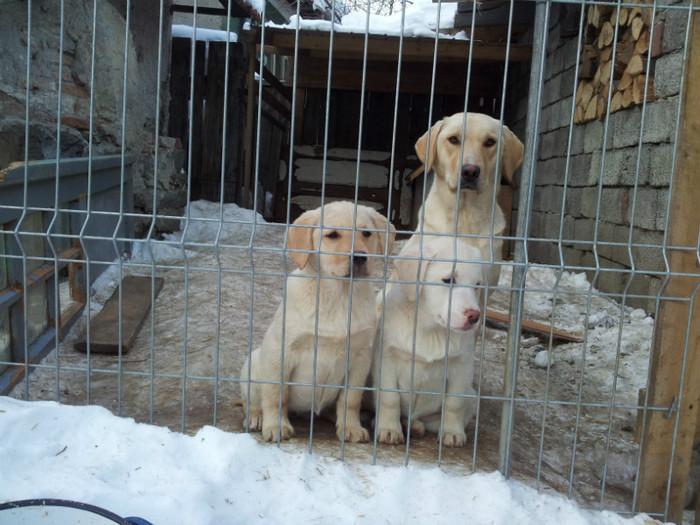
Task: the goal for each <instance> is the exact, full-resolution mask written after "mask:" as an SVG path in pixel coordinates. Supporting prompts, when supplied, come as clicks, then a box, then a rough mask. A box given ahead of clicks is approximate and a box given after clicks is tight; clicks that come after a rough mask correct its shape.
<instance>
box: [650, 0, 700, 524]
mask: <svg viewBox="0 0 700 525" xmlns="http://www.w3.org/2000/svg"><path fill="white" fill-rule="evenodd" d="M695 6H696V7H698V6H700V0H695ZM691 16H692V17H693V19H692V21H691V24H690V26H689V29H690V30H689V34H688V40H687V43H686V53H687V59H686V60H687V61H686V69H685V81H684V86H683V92H682V95H681V96H682V97H683V98H682V101H681V108H680V111H681V116H682V117H681V119H680V129H679V133H678V143H677V144H676V151H677V155H676V169H675V173H674V177H673V184H672V188H671V203H670V207H669V217H668V231H667V239H668V241H667V245H668V246H669V248H668V250H667V256H668V269H669V271H670V272H671V275H670V278H669V279H668V281H667V283H666V286H665V287H664V289H663V293H662V294H661V297H660V299H661V303H660V305H659V314H658V318H657V320H656V333H655V338H654V346H653V348H652V358H651V370H650V375H649V388H648V398H647V405H646V406H653V407H669V411H668V412H666V411H663V412H661V411H656V410H654V411H647V412H646V419H645V424H644V430H643V434H642V436H643V438H642V439H643V440H642V451H641V454H642V456H641V462H640V471H639V478H638V492H637V508H636V510H637V511H642V512H649V513H664V514H665V518H664V519H666V520H670V521H673V522H675V523H681V521H682V517H683V504H684V499H685V495H686V487H687V483H688V476H689V470H690V456H691V452H692V447H693V438H694V435H695V427H696V422H697V417H698V403H699V402H700V306H698V303H700V294H698V293H697V290H698V286H699V285H700V267H699V265H698V263H699V261H698V252H697V250H698V228H699V226H700V204H698V203H700V184H698V176H697V170H698V166H700V97H698V93H700V48H698V46H700V14H698V13H693V14H692V15H691ZM693 44H695V46H694V45H693ZM679 248H685V249H679ZM679 274H682V275H679ZM665 297H668V298H682V299H683V300H678V299H676V300H672V299H666V300H665V299H664V298H665ZM696 523H697V520H696Z"/></svg>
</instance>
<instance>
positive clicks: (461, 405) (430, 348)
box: [371, 237, 483, 447]
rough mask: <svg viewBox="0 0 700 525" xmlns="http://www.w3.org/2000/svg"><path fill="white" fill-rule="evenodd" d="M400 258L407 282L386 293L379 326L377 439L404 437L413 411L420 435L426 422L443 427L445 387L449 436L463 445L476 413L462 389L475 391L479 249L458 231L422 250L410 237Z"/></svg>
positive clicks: (374, 365) (375, 378)
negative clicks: (457, 236)
mask: <svg viewBox="0 0 700 525" xmlns="http://www.w3.org/2000/svg"><path fill="white" fill-rule="evenodd" d="M455 247H456V250H455ZM401 257H410V259H408V258H407V259H402V258H401ZM419 257H420V258H421V259H420V262H419ZM443 259H444V260H443ZM464 261H472V262H464ZM395 262H396V270H397V272H396V273H397V274H398V278H399V280H401V281H402V283H401V286H393V287H392V288H391V290H389V292H388V293H387V296H386V302H385V305H384V316H385V317H384V330H383V333H382V331H381V327H378V328H377V335H376V337H375V340H374V359H373V363H372V371H371V377H372V384H373V386H374V387H375V388H376V387H377V386H380V389H379V390H378V391H377V393H376V394H375V402H376V408H377V419H376V425H377V436H378V440H379V442H381V443H387V444H398V443H402V442H403V440H404V435H403V432H402V427H401V421H402V420H403V421H404V422H405V423H406V424H408V422H407V419H408V417H409V411H410V418H411V421H410V425H411V432H412V433H415V434H417V435H422V434H423V433H424V432H425V429H426V428H427V429H428V430H430V431H431V432H439V429H440V420H441V411H442V404H443V395H442V393H443V390H445V393H446V394H447V397H446V398H445V410H444V425H443V431H442V440H443V443H444V444H445V445H447V446H450V447H452V446H455V447H460V446H464V445H465V444H466V439H467V436H466V434H465V431H464V429H465V427H466V425H467V423H468V422H469V421H470V420H471V418H472V417H473V416H474V413H475V407H476V402H475V399H474V398H468V397H464V396H459V395H460V394H462V395H464V394H474V389H473V387H472V381H473V376H474V346H475V334H476V333H477V330H476V328H477V326H478V324H479V318H480V310H479V303H480V298H481V293H480V288H478V287H480V286H481V285H482V284H483V283H482V279H483V273H482V272H483V268H482V266H483V265H482V255H481V252H480V251H479V250H478V249H477V248H475V247H473V246H470V245H468V244H466V243H465V242H463V241H460V240H455V239H454V238H449V237H442V238H432V239H431V240H429V241H426V242H425V244H424V246H423V251H422V256H421V254H420V252H419V251H418V247H417V246H416V245H408V246H406V247H404V249H403V250H402V251H401V252H400V253H399V255H398V257H397V259H396V261H395ZM416 283H418V284H416ZM416 300H417V301H418V305H417V316H416V315H415V312H416V304H415V301H416ZM414 326H415V344H414ZM380 334H381V335H380ZM380 339H381V340H380ZM414 349H415V350H414ZM414 352H415V353H414ZM445 355H447V360H448V362H447V378H446V382H445V373H444V372H445ZM413 360H415V367H413V366H412V362H413ZM443 385H445V386H443ZM397 390H400V391H402V392H400V393H399V392H397ZM411 392H421V393H420V394H411ZM426 392H435V393H436V394H427V393H426ZM453 394H457V396H455V395H453Z"/></svg>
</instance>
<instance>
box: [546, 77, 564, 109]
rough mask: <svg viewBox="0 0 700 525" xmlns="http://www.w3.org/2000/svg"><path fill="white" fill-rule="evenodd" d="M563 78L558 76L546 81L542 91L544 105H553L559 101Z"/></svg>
mask: <svg viewBox="0 0 700 525" xmlns="http://www.w3.org/2000/svg"><path fill="white" fill-rule="evenodd" d="M561 80H562V76H561V75H560V74H557V75H555V76H553V77H552V78H550V79H549V80H547V81H545V83H544V87H543V91H542V103H543V104H545V105H549V104H553V103H554V102H556V101H557V100H559V97H560V93H561Z"/></svg>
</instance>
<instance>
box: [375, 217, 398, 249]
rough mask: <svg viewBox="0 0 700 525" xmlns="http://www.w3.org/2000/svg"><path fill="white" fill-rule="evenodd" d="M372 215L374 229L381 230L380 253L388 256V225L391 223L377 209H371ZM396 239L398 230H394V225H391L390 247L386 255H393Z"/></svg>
mask: <svg viewBox="0 0 700 525" xmlns="http://www.w3.org/2000/svg"><path fill="white" fill-rule="evenodd" d="M370 210H371V211H370V215H371V217H372V223H373V224H374V227H375V228H376V229H377V230H379V233H378V235H379V244H380V246H379V253H381V254H382V255H386V254H385V253H384V246H386V241H387V239H386V225H387V223H388V222H389V221H388V220H387V218H386V217H384V215H382V214H381V213H379V212H378V211H377V210H375V209H371V208H370ZM395 238H396V228H394V225H393V224H391V223H389V245H388V246H387V252H386V253H391V250H393V249H394V239H395Z"/></svg>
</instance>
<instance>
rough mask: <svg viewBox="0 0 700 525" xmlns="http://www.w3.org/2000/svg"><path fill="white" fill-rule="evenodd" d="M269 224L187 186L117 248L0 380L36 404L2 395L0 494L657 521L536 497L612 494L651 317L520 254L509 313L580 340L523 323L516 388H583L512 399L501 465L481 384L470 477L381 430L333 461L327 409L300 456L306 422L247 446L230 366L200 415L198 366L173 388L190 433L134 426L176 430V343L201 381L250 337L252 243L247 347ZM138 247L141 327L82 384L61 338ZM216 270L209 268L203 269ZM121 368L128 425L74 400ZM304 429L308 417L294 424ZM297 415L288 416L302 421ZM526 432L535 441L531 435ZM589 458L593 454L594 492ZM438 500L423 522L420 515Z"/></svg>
mask: <svg viewBox="0 0 700 525" xmlns="http://www.w3.org/2000/svg"><path fill="white" fill-rule="evenodd" d="M284 232H285V225H283V224H273V223H267V222H266V221H265V220H264V219H263V217H262V216H261V215H259V214H257V213H254V212H252V211H250V210H245V209H241V208H239V207H237V206H236V205H233V204H226V205H221V204H219V203H212V202H206V201H196V202H192V203H190V205H189V207H188V211H187V213H186V216H185V217H183V219H182V221H181V230H180V231H179V232H176V233H173V234H170V235H166V236H164V239H163V240H161V241H158V240H150V241H145V240H144V241H140V242H136V243H134V248H133V254H132V257H131V259H124V260H122V261H118V262H119V264H114V265H113V266H111V267H110V268H109V269H108V270H106V271H105V272H104V273H103V274H102V275H101V276H100V278H99V279H98V280H97V281H96V282H95V283H94V284H93V289H92V290H91V297H90V312H89V314H86V315H84V316H83V317H82V318H81V319H80V320H79V321H78V322H77V323H76V324H75V326H74V327H73V329H72V330H71V332H70V333H69V334H68V336H67V337H66V339H65V340H64V341H63V342H62V343H61V345H60V361H58V358H57V355H56V354H57V353H56V352H52V353H51V354H49V356H47V358H46V359H45V360H44V363H43V365H44V366H41V367H38V368H37V369H36V370H35V371H34V372H33V373H32V374H31V376H30V377H29V379H28V386H27V390H25V385H24V384H22V385H19V386H18V387H17V388H16V389H15V391H14V392H13V393H12V396H13V397H15V398H24V397H25V396H28V397H29V399H32V400H35V401H34V402H31V403H27V402H20V401H15V400H13V399H9V398H0V429H2V439H1V440H0V451H2V452H0V461H1V462H2V465H3V466H2V469H0V471H1V472H0V500H5V501H6V500H13V499H26V498H34V497H57V498H65V499H76V500H80V501H85V502H88V503H92V504H94V505H98V506H102V507H105V508H108V509H109V510H112V511H114V512H117V513H119V514H122V515H141V516H143V517H144V518H146V519H150V520H152V521H154V523H165V522H168V521H171V522H172V523H187V522H190V523H221V522H233V523H246V522H249V521H252V520H256V521H260V522H261V523H277V522H280V523H286V522H288V523H295V522H300V521H303V522H307V521H310V519H309V518H312V519H313V517H318V518H319V519H318V520H317V521H318V522H319V523H329V522H339V523H354V522H357V523H361V522H366V523H377V522H380V521H381V522H391V523H402V520H405V521H415V522H423V521H426V520H431V521H434V522H436V523H439V522H445V523H448V522H454V521H457V520H459V522H464V523H476V524H479V523H495V524H498V523H509V522H515V523H538V524H545V525H546V524H548V523H554V522H555V521H556V522H557V524H558V525H568V524H570V523H575V524H579V523H581V524H585V523H600V524H608V523H616V524H617V523H620V524H623V523H624V524H632V525H637V524H639V525H642V524H644V525H647V524H648V523H655V522H653V521H651V520H649V521H645V520H647V519H648V518H645V517H642V516H638V517H636V518H634V519H630V520H623V519H622V518H620V517H618V516H617V515H615V514H612V513H609V512H602V513H601V512H594V511H589V510H583V509H581V508H580V507H577V506H576V503H574V502H573V501H569V500H566V499H564V498H562V497H560V496H555V495H553V494H556V493H555V492H554V491H553V490H552V489H555V490H558V491H559V494H566V493H567V490H568V488H569V487H570V486H571V485H570V483H571V482H572V481H573V489H572V492H573V493H572V496H573V497H574V498H575V499H576V500H577V501H579V503H580V504H582V505H586V504H588V505H590V507H589V508H593V509H595V508H598V505H599V504H600V503H599V502H600V501H604V508H608V509H612V508H614V509H617V510H624V509H629V506H626V505H629V503H628V501H629V498H628V495H629V494H630V493H631V489H632V487H633V484H634V476H635V470H636V464H637V457H638V445H636V444H635V443H634V441H633V435H634V433H633V430H634V426H635V424H636V410H635V409H633V408H628V407H632V406H633V405H635V404H636V402H637V393H638V391H639V388H642V387H644V386H645V384H646V375H647V368H648V360H649V347H650V341H651V338H652V333H653V326H654V325H653V319H652V318H651V317H649V316H648V315H647V314H646V312H644V310H640V309H637V310H634V309H632V308H629V307H624V306H622V305H620V304H618V303H616V302H615V301H612V300H611V299H610V298H609V297H607V296H605V294H600V292H598V291H597V290H595V289H594V288H592V287H591V284H590V283H589V281H588V280H587V278H586V275H585V274H584V273H570V272H559V271H558V269H556V268H546V267H538V266H536V265H533V266H532V267H531V268H529V270H528V273H527V281H526V290H525V296H524V300H523V311H524V316H526V317H527V318H530V319H533V320H540V321H545V322H547V321H548V320H549V319H550V318H553V319H554V322H555V326H557V327H560V328H563V329H568V330H576V331H582V332H585V334H586V344H585V348H584V347H583V346H582V344H581V343H562V342H555V344H550V343H549V342H548V340H547V339H542V338H539V337H533V336H532V335H529V334H523V336H522V337H521V340H520V353H521V357H522V359H521V366H520V370H519V379H518V396H519V397H522V398H525V399H533V400H536V399H544V397H545V393H546V392H549V395H551V399H552V400H576V399H577V398H578V396H579V395H580V396H581V400H582V401H583V402H584V403H588V404H589V405H586V406H582V407H581V413H580V414H579V415H577V414H575V411H576V407H575V406H570V405H568V404H562V403H552V404H551V405H548V406H547V407H546V416H547V418H546V429H545V426H544V424H543V423H542V421H543V419H542V408H541V405H539V404H537V403H522V404H519V405H518V408H517V411H518V412H517V417H518V424H517V425H516V426H515V428H514V437H513V442H512V446H513V468H512V470H511V472H512V475H513V478H512V479H511V480H509V481H506V480H504V479H503V478H502V477H501V476H500V475H498V474H495V473H489V472H490V471H492V470H493V469H494V468H495V466H494V465H495V464H497V462H496V463H494V461H493V458H492V457H491V456H490V455H489V454H491V452H490V451H491V450H497V448H498V442H497V441H498V423H497V418H498V414H499V413H500V412H499V411H500V405H499V404H498V403H497V402H496V401H490V400H488V399H484V400H483V401H482V409H481V416H480V417H481V419H480V422H479V425H480V426H479V447H480V448H479V452H478V453H477V452H474V456H475V457H476V460H477V464H476V465H477V473H476V474H471V457H470V454H471V453H472V451H471V450H465V451H445V450H443V461H442V466H441V468H437V467H436V461H435V456H434V454H435V446H434V442H433V441H432V440H430V439H428V438H426V439H423V440H421V439H416V440H415V441H412V443H411V463H410V465H409V467H408V468H406V467H398V465H403V464H404V457H403V452H402V451H401V450H398V449H394V448H391V447H389V448H386V447H381V448H379V449H378V452H377V463H378V465H376V466H373V465H372V462H373V461H372V449H373V446H372V445H371V444H369V445H364V444H361V445H357V446H354V447H351V448H350V449H349V452H348V451H346V452H347V453H348V456H346V458H345V459H346V460H345V462H344V463H343V462H338V461H337V458H338V455H337V449H338V446H339V444H338V442H337V441H335V440H334V437H335V436H334V431H333V429H332V423H331V424H330V426H331V431H330V435H331V436H332V438H331V440H329V439H327V438H324V434H323V423H322V422H318V423H317V424H316V427H315V430H314V447H315V448H314V452H315V453H314V454H313V455H309V454H308V449H309V447H308V440H305V439H304V438H299V439H298V440H297V441H294V440H293V441H290V442H289V443H286V444H285V445H284V446H283V450H280V449H278V448H277V447H275V446H271V445H262V444H258V443H257V440H256V436H250V435H247V434H243V433H242V431H243V427H242V423H241V422H242V411H241V410H240V409H234V408H233V407H232V404H231V401H232V400H235V399H236V398H237V397H236V396H237V395H238V394H237V388H235V389H234V388H233V387H234V386H236V385H235V384H234V383H230V382H227V383H222V384H221V387H220V390H219V393H218V396H219V397H218V399H219V403H218V405H217V406H218V407H219V410H220V411H219V416H218V418H219V419H217V427H219V428H218V429H215V428H213V427H208V426H207V425H210V424H212V423H211V422H212V414H211V411H212V409H213V404H214V403H213V402H212V400H213V399H214V398H213V393H212V392H211V391H210V389H211V388H213V386H212V385H213V382H207V381H198V382H196V384H195V383H194V382H192V383H191V384H190V386H188V390H187V393H188V397H187V423H186V429H185V430H186V431H187V432H188V435H185V434H180V433H177V432H171V431H170V430H168V429H167V428H166V427H165V426H163V427H158V426H151V425H146V424H144V423H142V422H144V421H149V413H148V408H149V403H150V402H153V403H154V405H155V415H154V416H151V417H153V419H152V420H150V421H151V422H155V423H159V424H161V425H169V426H170V428H171V429H180V423H181V422H182V425H185V419H184V415H182V414H181V409H182V408H183V407H182V403H181V399H180V395H181V390H182V386H181V383H180V382H179V381H178V380H177V378H178V377H180V374H181V373H182V368H181V363H182V353H183V347H186V348H187V360H188V373H189V375H190V376H201V377H212V378H213V376H214V369H213V362H214V360H217V362H218V369H217V372H216V373H217V374H219V377H220V378H221V379H227V380H230V379H231V378H233V377H237V376H236V374H237V371H238V370H239V368H240V366H241V363H242V360H243V359H244V358H245V356H246V355H247V352H248V351H249V350H248V348H249V340H248V337H249V333H250V326H249V316H248V315H249V314H248V311H249V308H250V297H251V295H250V294H251V291H250V286H251V278H250V274H249V273H248V270H249V269H250V268H251V266H250V265H251V264H252V262H253V261H251V257H254V264H255V266H254V270H255V272H256V275H255V297H256V300H255V302H254V311H253V313H252V318H254V320H255V322H254V323H253V327H252V328H253V331H252V333H250V344H252V345H257V344H259V342H260V340H261V339H262V335H263V333H264V330H265V329H266V327H267V325H268V324H269V319H271V317H272V315H273V314H274V310H275V308H276V305H277V303H278V302H279V300H281V291H282V286H281V282H282V276H281V271H282V268H283V267H284V262H283V261H284V256H283V254H281V253H279V248H281V246H282V245H283V242H284ZM217 243H218V244H217ZM398 244H399V243H397V246H396V247H395V253H396V251H398ZM249 246H252V247H253V248H254V250H253V251H252V252H251V251H250V250H249V249H248V247H249ZM215 248H216V249H215ZM275 250H276V251H275ZM219 252H220V253H219ZM183 260H184V261H187V262H188V263H189V264H190V268H191V270H190V272H189V274H188V275H189V277H188V279H189V281H188V282H189V284H188V288H187V287H185V286H184V283H183V272H182V270H181V268H182V264H183ZM154 262H155V264H156V265H158V267H157V274H158V275H160V276H163V277H164V278H165V285H164V288H163V291H162V292H161V295H160V296H159V298H158V300H157V302H156V305H155V311H154V319H155V321H154V325H155V332H154V333H151V330H150V328H148V326H149V325H150V321H147V322H146V323H145V325H144V327H145V328H144V329H143V330H142V333H141V334H140V335H139V337H138V338H137V341H136V342H135V346H134V348H132V350H130V352H129V354H128V356H126V357H125V359H124V361H123V363H122V364H121V365H120V364H119V362H118V361H117V360H116V359H115V358H113V357H112V356H100V355H94V354H93V355H92V357H91V359H92V364H91V365H90V366H91V367H92V370H93V372H92V386H91V387H89V388H90V389H91V390H90V393H91V396H92V397H91V398H90V400H89V401H88V400H86V397H85V392H86V387H85V374H84V373H83V372H81V371H85V370H86V369H87V366H88V365H87V363H86V362H85V359H86V356H85V355H84V354H80V353H78V352H75V351H74V350H73V349H72V346H71V345H72V343H74V342H75V341H76V340H77V339H78V338H80V337H84V334H85V325H86V320H87V317H88V316H89V315H94V313H96V311H98V310H99V309H100V308H101V307H102V305H103V304H104V302H105V301H106V300H107V298H108V297H109V296H110V295H111V294H112V292H113V291H114V289H115V287H116V286H117V283H118V282H119V280H120V279H121V277H122V276H124V275H129V274H140V275H150V274H151V272H152V271H153V269H154V267H153V263H154ZM194 268H198V269H199V271H195V270H194ZM217 268H219V269H223V270H224V271H225V273H223V275H221V276H219V274H218V272H217V271H211V270H216V269H217ZM272 272H277V274H279V275H273V273H272ZM266 273H267V275H266ZM511 275H512V267H511V266H510V265H508V264H506V265H504V266H503V268H502V271H501V280H500V283H499V284H500V287H501V289H499V290H498V291H496V292H495V293H494V294H493V296H492V298H491V299H490V303H489V304H490V305H492V306H493V307H495V308H496V309H500V310H503V311H505V310H507V309H508V304H509V297H510V292H509V286H510V283H511V279H512V277H511ZM219 279H221V280H222V281H223V284H219V283H218V280H219ZM217 286H221V288H220V291H221V298H220V300H219V299H217ZM186 291H187V293H188V294H189V295H188V296H186V295H185V292H186ZM186 298H187V300H186ZM185 304H187V309H186V310H185V309H184V308H185ZM219 305H220V306H221V309H222V312H221V315H222V327H223V329H222V331H221V332H220V333H218V334H219V335H220V337H221V341H220V345H221V348H222V353H221V356H220V357H218V356H217V357H214V355H213V349H214V348H218V347H217V345H218V344H219V343H217V341H216V340H215V338H216V337H217V332H216V328H215V327H214V326H212V320H214V319H216V316H217V311H216V308H217V306H219ZM185 317H186V319H187V321H186V324H187V327H188V331H187V335H188V340H187V342H186V345H184V341H183V337H184V335H183V331H182V325H183V319H184V318H185ZM484 334H485V341H484V344H483V348H482V347H481V346H479V347H478V349H477V350H478V352H479V353H480V355H479V356H478V359H479V362H480V363H482V364H483V377H481V378H480V379H479V381H480V384H481V385H482V386H481V388H482V390H481V392H482V395H484V396H495V395H499V393H500V392H501V389H502V380H503V369H504V356H505V352H504V351H503V349H504V348H505V345H506V337H507V334H506V332H505V331H504V330H502V329H498V328H495V327H490V326H487V327H485V328H484ZM151 337H153V341H154V342H152V340H151ZM153 348H156V349H157V356H158V357H157V359H155V360H152V359H153V358H152V357H151V356H152V350H153ZM548 365H549V366H548ZM120 366H124V370H125V371H126V372H128V373H126V374H124V376H123V377H122V381H123V385H122V387H123V389H122V392H123V393H122V394H121V397H120V399H119V403H120V404H119V407H120V408H119V410H121V413H123V414H125V415H129V416H133V417H135V418H136V420H137V421H139V423H136V422H134V421H133V420H130V419H121V418H117V417H115V416H112V415H111V414H110V412H108V411H107V410H105V409H101V408H97V407H94V406H83V405H85V404H86V403H88V402H90V403H95V404H100V405H102V406H104V407H108V408H111V409H112V410H113V411H115V412H116V411H117V400H116V399H115V398H116V390H115V387H116V386H115V385H114V379H115V378H116V375H115V374H114V373H113V372H115V371H116V370H117V369H119V367H120ZM150 366H153V367H154V368H155V372H156V373H157V374H158V377H156V378H155V380H154V381H155V382H154V383H151V385H153V387H154V391H155V397H154V398H153V399H151V398H150V397H149V382H148V381H149V375H150V372H149V367H150ZM58 368H60V369H61V372H60V385H61V392H60V400H61V401H63V402H64V403H66V405H58V404H55V403H53V402H46V401H45V400H49V399H55V392H56V387H55V385H56V381H57V380H58V379H57V374H56V371H57V370H58ZM480 373H481V372H480ZM170 378H173V379H172V380H171V379H170ZM612 395H614V396H615V400H616V405H617V407H618V408H616V409H615V411H614V413H613V412H612V411H610V410H609V409H608V408H605V404H606V403H610V399H611V396H612ZM597 403H600V404H601V406H600V407H596V406H595V404H597ZM67 404H72V405H78V406H75V407H69V406H67ZM579 416H580V427H579V428H578V431H577V432H576V441H575V442H576V450H575V453H576V458H577V463H576V471H575V472H574V473H573V474H571V473H570V464H571V453H572V448H571V447H572V443H573V438H574V433H573V432H572V429H571V421H572V420H573V419H572V418H574V417H579ZM608 421H610V422H611V425H612V426H610V425H608V423H607V422H608ZM305 426H306V429H307V430H308V422H306V423H305ZM540 429H541V430H540ZM227 430H228V431H230V432H227ZM299 430H301V431H304V428H303V426H301V425H300V427H299ZM468 431H469V429H468ZM471 432H473V427H472V430H471ZM540 432H541V434H540ZM540 437H542V439H543V443H544V449H543V450H542V451H540V450H538V447H536V446H533V444H534V443H538V442H539V440H540ZM324 440H325V441H324ZM608 440H610V441H609V447H608V446H607V443H608ZM64 447H65V450H64ZM59 452H60V454H59ZM453 452H454V454H453ZM465 454H466V455H465ZM601 465H606V466H607V471H606V472H605V473H604V474H605V475H606V478H605V480H604V485H603V488H604V490H605V494H604V497H601V484H602V483H603V481H602V480H601V475H603V471H602V469H601ZM540 467H541V472H540V470H539V468H540ZM516 480H517V481H516ZM526 483H527V485H526ZM533 487H539V489H540V492H539V493H538V492H536V490H535V488H533ZM415 494H419V495H420V497H419V498H416V497H415ZM438 511H439V513H440V516H441V519H440V520H436V519H435V517H434V516H433V515H432V513H434V512H438ZM258 516H262V517H261V518H258Z"/></svg>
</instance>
